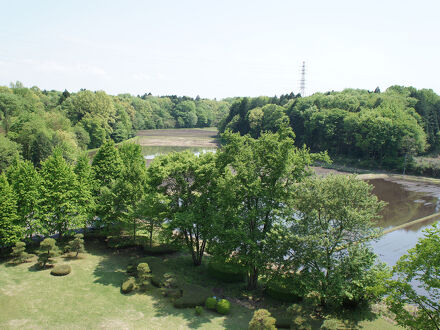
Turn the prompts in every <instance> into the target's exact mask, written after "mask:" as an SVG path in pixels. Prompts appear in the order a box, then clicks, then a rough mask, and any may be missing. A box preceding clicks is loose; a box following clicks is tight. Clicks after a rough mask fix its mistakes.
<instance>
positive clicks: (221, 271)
mask: <svg viewBox="0 0 440 330" xmlns="http://www.w3.org/2000/svg"><path fill="white" fill-rule="evenodd" d="M208 272H209V274H210V275H211V276H212V277H214V278H216V279H218V280H220V281H223V282H228V283H233V282H242V281H243V280H244V279H245V275H246V270H245V269H244V267H243V266H241V265H239V264H237V263H233V262H228V261H224V260H218V259H215V260H211V261H210V262H209V264H208Z"/></svg>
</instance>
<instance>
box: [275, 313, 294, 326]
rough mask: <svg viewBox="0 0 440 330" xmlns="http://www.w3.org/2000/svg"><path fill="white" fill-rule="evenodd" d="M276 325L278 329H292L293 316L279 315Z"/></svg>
mask: <svg viewBox="0 0 440 330" xmlns="http://www.w3.org/2000/svg"><path fill="white" fill-rule="evenodd" d="M275 319H276V321H275V326H276V327H277V328H278V329H290V327H291V325H292V318H291V317H287V316H277V317H276V318H275Z"/></svg>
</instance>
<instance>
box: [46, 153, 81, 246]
mask: <svg viewBox="0 0 440 330" xmlns="http://www.w3.org/2000/svg"><path fill="white" fill-rule="evenodd" d="M40 173H41V178H42V183H41V199H40V202H39V205H40V218H41V220H42V223H43V225H44V226H45V229H46V230H47V231H48V232H49V233H51V234H53V233H55V232H58V234H59V237H60V238H62V236H63V234H64V233H65V232H66V231H67V230H68V229H70V228H72V227H73V228H77V227H79V226H81V225H82V224H83V223H84V222H83V214H81V212H83V209H82V208H81V207H80V205H79V203H78V182H77V179H76V175H75V173H74V172H73V169H72V167H71V166H70V165H69V164H68V163H67V162H66V161H65V160H64V158H63V156H62V152H61V150H60V149H55V151H54V153H53V154H52V155H51V156H50V157H49V158H47V160H45V161H44V162H43V163H42V166H41V171H40Z"/></svg>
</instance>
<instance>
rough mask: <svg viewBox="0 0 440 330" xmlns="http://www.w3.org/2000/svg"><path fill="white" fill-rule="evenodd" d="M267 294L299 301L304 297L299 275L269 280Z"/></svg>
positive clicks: (288, 300)
mask: <svg viewBox="0 0 440 330" xmlns="http://www.w3.org/2000/svg"><path fill="white" fill-rule="evenodd" d="M266 294H267V295H268V296H269V297H272V298H274V299H276V300H280V301H286V302H299V301H301V300H302V297H303V289H302V287H301V284H300V281H299V277H298V276H293V277H290V276H289V277H279V278H276V279H272V280H271V281H269V282H268V284H267V287H266Z"/></svg>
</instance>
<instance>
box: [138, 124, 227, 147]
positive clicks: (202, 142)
mask: <svg viewBox="0 0 440 330" xmlns="http://www.w3.org/2000/svg"><path fill="white" fill-rule="evenodd" d="M136 136H138V141H137V142H138V143H139V144H140V145H141V146H175V147H207V148H216V147H218V145H219V142H218V140H217V130H215V129H209V130H208V129H197V128H192V129H188V128H183V129H155V130H141V131H138V132H137V133H136Z"/></svg>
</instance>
